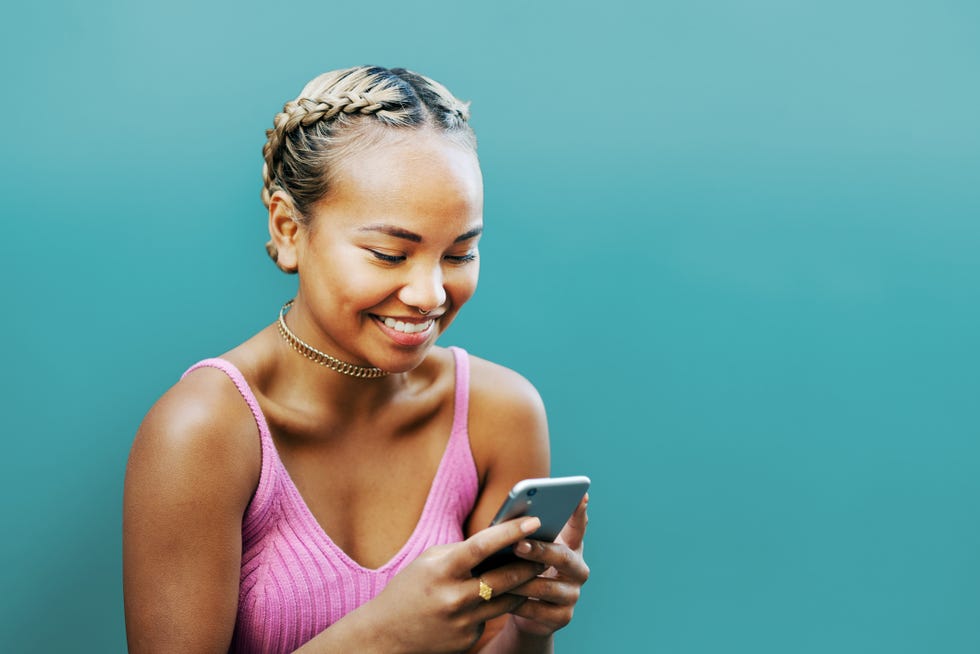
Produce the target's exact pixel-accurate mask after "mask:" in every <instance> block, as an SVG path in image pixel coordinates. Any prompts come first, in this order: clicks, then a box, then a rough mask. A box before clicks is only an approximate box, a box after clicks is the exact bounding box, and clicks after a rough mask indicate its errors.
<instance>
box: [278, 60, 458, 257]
mask: <svg viewBox="0 0 980 654" xmlns="http://www.w3.org/2000/svg"><path fill="white" fill-rule="evenodd" d="M468 119H469V103H464V102H461V101H460V100H458V99H456V97H454V96H453V94H452V93H450V92H449V90H448V89H446V87H444V86H443V85H442V84H439V83H438V82H436V81H434V80H432V79H429V78H428V77H424V76H422V75H419V74H417V73H413V72H411V71H407V70H405V69H404V68H391V69H388V68H381V67H379V66H356V67H354V68H347V69H344V70H335V71H331V72H328V73H323V74H322V75H320V76H318V77H316V78H314V79H313V80H312V81H310V83H309V84H307V85H306V86H305V87H304V88H303V90H302V91H301V92H300V94H299V97H297V98H296V99H295V100H291V101H289V102H287V103H286V104H285V106H283V108H282V111H281V112H280V113H278V114H276V117H275V118H274V119H273V127H272V129H269V130H266V133H265V134H266V139H267V140H266V143H265V145H264V146H263V148H262V155H263V158H264V159H265V163H264V164H263V166H262V182H263V183H262V203H263V204H264V205H265V206H266V208H268V207H269V203H270V202H271V199H272V194H273V193H275V192H276V191H283V192H285V193H286V194H288V195H289V197H290V199H291V200H292V203H293V208H294V210H295V213H296V215H295V216H294V219H295V220H296V221H297V222H298V223H300V224H307V223H308V222H309V215H310V214H309V210H310V208H311V206H312V205H313V204H314V203H316V202H317V201H318V200H320V199H321V198H322V197H323V196H324V195H325V194H326V192H327V189H328V186H329V185H330V184H331V183H332V180H333V171H334V169H335V168H336V163H337V161H338V160H340V159H342V158H343V156H344V155H345V154H347V153H348V152H350V151H351V150H352V149H354V148H357V147H363V146H365V145H367V144H369V143H370V139H372V138H374V139H377V138H379V137H380V136H381V135H383V134H384V133H385V130H389V129H404V128H416V129H418V128H422V127H432V128H435V129H437V130H439V131H440V132H443V133H445V134H446V135H447V136H449V137H450V138H453V139H454V140H456V141H457V142H458V143H460V144H461V145H463V146H465V147H467V148H470V149H473V150H475V149H476V137H475V135H474V134H473V130H472V128H471V127H470V126H469V124H468V123H467V121H468ZM378 126H381V127H382V130H377V127H378ZM265 247H266V251H267V252H268V253H269V256H270V257H271V258H272V260H273V261H275V262H276V264H277V265H278V264H279V262H278V256H279V255H278V252H277V251H276V248H275V245H274V244H273V243H272V241H271V240H270V241H269V242H268V243H266V246H265ZM280 268H281V269H282V270H284V271H285V272H295V270H287V269H285V268H282V267H281V266H280Z"/></svg>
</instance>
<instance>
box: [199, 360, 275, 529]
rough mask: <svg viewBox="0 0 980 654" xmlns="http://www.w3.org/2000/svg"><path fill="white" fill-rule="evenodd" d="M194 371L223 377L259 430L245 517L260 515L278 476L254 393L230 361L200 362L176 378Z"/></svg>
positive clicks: (268, 432) (272, 452)
mask: <svg viewBox="0 0 980 654" xmlns="http://www.w3.org/2000/svg"><path fill="white" fill-rule="evenodd" d="M198 368H217V369H218V370H220V371H221V372H223V373H225V375H227V376H228V378H229V379H230V380H231V381H232V383H234V384H235V388H237V389H238V392H239V393H240V394H241V396H242V399H244V400H245V404H247V405H248V408H249V410H250V411H251V412H252V417H253V418H254V419H255V425H256V426H257V427H258V429H259V441H260V447H261V452H262V464H261V472H260V474H259V485H258V487H257V488H256V489H255V494H254V495H253V496H252V500H251V501H250V502H249V508H248V514H247V515H248V516H249V517H253V516H255V517H257V516H261V515H264V514H265V513H266V512H267V510H268V507H269V505H270V503H271V500H272V499H273V496H274V495H275V488H276V485H277V483H276V482H277V477H278V476H279V475H277V469H276V465H275V462H276V461H278V458H279V455H278V454H277V453H276V445H275V443H274V442H273V440H272V432H271V431H270V430H269V423H268V422H266V419H265V414H263V413H262V408H261V407H260V406H259V401H258V399H256V397H255V393H253V392H252V389H251V388H250V387H249V385H248V382H247V381H245V375H243V374H242V372H241V371H240V370H239V369H238V368H237V367H236V366H235V364H233V363H232V362H231V361H228V360H226V359H219V358H211V359H204V360H203V361H198V362H197V363H195V364H194V365H193V366H191V367H190V368H188V369H187V370H186V371H185V372H184V374H183V375H181V376H180V378H181V379H183V378H184V377H186V376H187V375H188V374H190V373H191V372H193V371H195V370H197V369H198Z"/></svg>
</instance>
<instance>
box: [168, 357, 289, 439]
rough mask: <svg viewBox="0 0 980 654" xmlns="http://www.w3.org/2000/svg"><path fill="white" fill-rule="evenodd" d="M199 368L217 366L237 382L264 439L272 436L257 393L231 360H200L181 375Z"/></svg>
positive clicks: (237, 386)
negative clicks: (256, 395)
mask: <svg viewBox="0 0 980 654" xmlns="http://www.w3.org/2000/svg"><path fill="white" fill-rule="evenodd" d="M198 368H217V369H218V370H220V371H221V372H223V373H225V374H226V375H228V378H229V379H231V381H232V383H234V384H235V388H237V389H238V392H239V393H241V396H242V399H244V400H245V403H246V404H247V405H248V408H249V409H250V410H251V411H252V416H253V417H254V418H255V424H256V425H258V428H259V432H260V433H261V434H262V440H265V439H266V438H271V434H270V432H269V426H268V425H267V424H266V422H265V416H264V415H263V414H262V409H261V408H259V401H258V400H257V399H256V398H255V394H254V393H252V389H251V388H249V386H248V382H247V381H245V375H243V374H242V373H241V371H240V370H239V369H238V368H236V367H235V364H233V363H232V362H231V361H226V360H224V359H217V358H214V359H204V360H203V361H198V362H197V363H195V364H194V365H193V366H191V367H190V368H188V369H187V371H186V372H185V373H184V374H183V375H181V376H180V378H181V379H183V378H184V377H186V376H187V375H189V374H190V373H192V372H193V371H195V370H197V369H198Z"/></svg>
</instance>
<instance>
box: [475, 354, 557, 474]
mask: <svg viewBox="0 0 980 654" xmlns="http://www.w3.org/2000/svg"><path fill="white" fill-rule="evenodd" d="M469 433H470V446H471V449H472V450H473V457H474V459H475V460H476V461H477V466H478V467H480V468H484V467H492V466H493V465H495V464H497V463H501V462H504V461H506V460H508V459H514V458H517V459H523V458H525V457H526V458H527V459H529V460H540V461H547V459H548V449H549V448H548V420H547V415H546V413H545V407H544V402H543V401H542V400H541V395H540V394H539V393H538V391H537V389H536V388H535V387H534V385H533V384H532V383H531V382H530V381H528V380H527V378H525V377H524V376H523V375H521V374H520V373H518V372H516V371H514V370H511V369H510V368H507V367H506V366H502V365H500V364H497V363H493V362H491V361H487V360H486V359H481V358H479V357H475V356H472V355H470V415H469Z"/></svg>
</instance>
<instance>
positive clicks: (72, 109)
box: [0, 0, 980, 654]
mask: <svg viewBox="0 0 980 654" xmlns="http://www.w3.org/2000/svg"><path fill="white" fill-rule="evenodd" d="M155 4H156V5H157V6H156V7H150V6H148V3H127V2H118V1H108V0H93V1H92V2H85V3H83V2H49V3H44V2H40V3H37V4H35V5H30V6H29V3H17V6H15V7H12V8H11V7H8V8H7V9H5V11H4V21H3V25H2V27H0V36H2V38H0V55H2V56H0V67H2V73H3V75H2V78H0V79H2V82H3V98H4V99H3V102H2V106H0V113H2V115H0V119H2V122H0V125H2V129H3V131H4V133H3V156H2V158H0V167H2V170H0V189H2V191H3V195H2V197H3V204H2V207H3V208H2V211H3V225H4V232H5V239H4V245H3V256H2V264H0V265H2V266H3V278H4V283H3V306H4V307H6V312H5V314H4V317H5V319H4V321H3V326H2V327H0V329H2V330H3V332H2V336H3V338H2V341H0V342H2V343H3V347H4V352H3V359H4V362H5V364H6V365H5V370H6V374H5V375H4V379H3V392H2V396H0V397H2V400H0V401H2V402H3V421H4V427H3V430H2V431H3V434H4V439H3V441H4V454H5V465H4V472H3V474H2V475H0V493H2V497H3V498H4V499H3V503H2V507H3V508H2V511H3V515H2V524H3V529H4V537H3V538H2V539H0V543H2V544H0V548H2V550H0V553H2V557H3V560H4V562H5V564H4V566H3V573H2V575H3V577H2V580H3V583H2V587H3V592H2V593H0V625H2V632H0V643H3V645H2V646H0V648H2V649H4V650H5V651H12V652H15V651H16V652H22V651H41V652H57V651H75V652H109V651H121V650H123V648H124V647H125V635H124V627H123V619H122V592H121V570H120V567H121V566H120V547H121V546H120V522H121V517H120V505H121V493H122V478H123V471H124V466H125V461H126V456H127V453H128V449H129V445H130V442H131V439H132V436H133V433H134V431H135V430H136V427H137V425H138V424H139V421H140V420H141V418H142V415H143V414H144V413H145V411H146V410H147V409H148V408H149V406H150V405H151V404H152V402H153V401H154V400H155V398H156V397H158V396H159V395H160V394H161V393H162V392H163V391H164V390H165V389H166V388H167V387H168V386H169V385H170V384H171V383H173V382H174V381H175V380H176V379H177V377H178V376H179V374H180V373H181V371H182V370H183V369H184V368H185V367H186V366H188V365H189V364H190V363H191V362H193V361H195V360H197V359H200V358H203V357H206V356H209V355H213V354H216V353H219V352H221V351H223V350H225V349H227V348H229V347H231V346H232V345H234V344H236V343H238V342H240V341H241V340H243V339H244V338H246V337H247V336H249V335H250V334H251V333H253V332H255V331H257V330H258V329H260V328H262V327H263V326H264V325H266V324H268V323H270V322H271V321H272V320H273V318H274V316H275V313H276V310H277V309H278V307H279V306H280V304H281V303H282V302H283V301H284V300H285V299H286V298H287V297H290V294H291V291H292V288H293V284H294V283H295V280H293V279H291V278H287V277H286V276H284V275H281V274H280V273H278V272H277V271H276V270H275V268H274V267H273V266H272V265H271V264H270V263H269V262H268V261H267V260H266V257H265V254H264V252H263V249H262V245H263V243H264V242H265V222H264V217H263V212H262V208H261V204H260V202H259V199H258V195H259V181H260V180H259V174H260V168H261V157H260V149H261V146H262V143H263V142H264V135H263V132H264V130H265V129H266V127H268V126H269V125H270V124H271V119H272V116H273V114H274V113H275V112H276V111H277V110H278V109H279V108H280V107H281V105H282V102H283V101H284V100H286V99H287V98H290V97H292V96H293V95H294V94H295V93H296V92H297V91H298V90H299V88H300V87H301V86H302V84H303V83H304V82H305V81H306V80H307V79H309V78H310V77H312V76H313V75H315V74H316V73H319V72H321V71H322V70H325V69H330V68H336V67H341V66H348V65H353V64H358V63H379V64H382V65H392V66H394V65H403V66H406V67H409V68H414V69H417V70H420V71H422V72H424V73H427V74H429V75H431V76H433V77H435V78H437V79H439V80H440V81H443V82H444V83H446V84H447V85H448V86H449V87H450V88H452V89H453V90H454V91H455V92H456V93H457V94H458V95H460V96H462V97H464V98H469V99H472V101H473V116H474V118H473V124H474V126H475V127H476V129H477V131H478V133H479V136H480V139H481V156H482V162H483V166H484V172H485V176H486V182H487V203H486V224H487V234H486V237H485V241H484V244H483V248H482V250H483V258H484V264H483V277H482V280H481V288H480V290H479V292H478V293H477V296H476V297H475V299H474V300H473V302H472V304H471V306H469V307H468V308H467V310H466V311H464V313H463V315H462V316H461V317H460V320H459V322H458V323H457V325H456V326H454V327H453V329H452V330H451V331H450V332H449V333H448V334H447V335H446V336H445V337H444V339H443V342H444V343H446V344H451V343H455V344H459V345H463V346H464V347H466V348H468V349H469V350H470V351H472V352H473V353H476V354H479V355H481V356H484V357H487V358H490V359H493V360H496V361H499V362H501V363H504V364H507V365H509V366H512V367H513V368H515V369H517V370H519V371H521V372H522V373H524V374H525V375H526V376H528V377H529V378H530V379H531V380H532V381H534V382H535V383H536V384H537V386H538V388H539V389H540V390H541V393H542V395H543V396H544V398H545V401H546V403H547V405H548V408H549V413H550V418H551V425H552V432H553V449H554V463H555V466H554V467H555V472H556V473H561V474H573V473H586V474H589V475H591V476H592V478H593V482H594V491H593V502H592V504H591V517H592V523H591V526H590V533H589V537H588V541H587V549H586V552H587V558H588V561H589V563H590V564H591V566H592V569H593V579H592V580H591V581H590V582H589V584H588V585H587V586H586V588H585V594H584V596H583V599H582V601H581V604H580V606H579V609H578V612H577V615H576V618H575V621H574V622H573V624H572V625H571V626H569V627H568V629H567V630H566V631H564V632H562V633H561V634H560V638H559V645H560V651H562V652H564V653H566V654H574V653H579V652H581V653H585V652H598V651H605V652H613V651H614V652H634V651H635V652H658V653H659V652H663V653H671V654H674V653H678V654H681V653H683V654H688V653H689V654H694V653H697V654H701V653H704V654H717V653H718V652H738V653H743V652H744V653H747V654H748V653H751V654H769V653H772V654H785V653H787V652H793V653H797V652H799V653H811V652H812V653H824V652H834V653H851V652H854V653H859V652H860V653H867V652H888V653H889V654H898V653H902V652H942V653H944V654H947V653H948V654H952V653H960V652H962V653H975V652H978V651H980V624H978V621H977V616H978V615H980V415H978V414H980V408H978V407H980V400H978V395H980V392H978V391H980V372H978V371H980V354H978V350H980V348H978V345H980V343H978V337H977V335H978V333H980V302H978V299H980V293H978V291H980V256H978V248H980V83H978V79H980V77H978V70H980V5H978V4H977V3H976V2H972V1H966V0H963V1H943V0H907V1H904V2H892V1H887V2H886V1H884V0H849V1H846V2H845V1H843V0H824V1H821V2H816V1H812V2H799V1H795V0H789V1H782V2H776V1H763V0H744V1H739V2H734V1H732V2H723V1H716V2H705V1H704V0H667V1H659V0H657V1H654V2H649V3H629V2H625V1H623V0H608V1H605V2H590V3H584V2H581V3H576V2H559V1H558V0H548V1H546V2H533V1H525V2H509V1H508V2H485V3H481V4H479V5H476V4H473V3H462V2H461V3H438V4H429V3H416V4H414V5H411V3H394V2H373V3H352V2H347V3H327V2H307V3H297V2H293V3H287V4H286V6H285V8H282V9H275V10H274V9H273V8H272V5H271V4H270V3H265V2H263V3H258V2H230V1H226V2H202V3H196V2H194V3H192V2H168V3H162V2H161V3H155ZM338 5H339V6H338Z"/></svg>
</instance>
